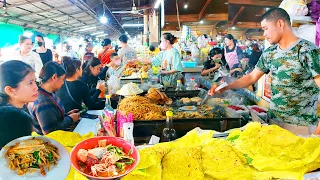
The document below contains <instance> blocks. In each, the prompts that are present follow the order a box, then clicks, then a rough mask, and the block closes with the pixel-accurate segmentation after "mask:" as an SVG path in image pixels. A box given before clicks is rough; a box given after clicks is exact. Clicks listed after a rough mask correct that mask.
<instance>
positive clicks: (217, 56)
mask: <svg viewBox="0 0 320 180" xmlns="http://www.w3.org/2000/svg"><path fill="white" fill-rule="evenodd" d="M209 58H210V60H208V61H206V62H205V63H204V64H203V66H204V68H203V69H202V71H201V75H202V76H207V75H210V74H214V72H216V71H217V70H218V69H219V68H220V67H221V64H222V61H223V60H222V59H223V57H222V50H221V49H220V48H213V49H212V50H211V51H210V53H209Z"/></svg>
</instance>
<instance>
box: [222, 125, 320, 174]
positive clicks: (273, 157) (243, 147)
mask: <svg viewBox="0 0 320 180" xmlns="http://www.w3.org/2000/svg"><path fill="white" fill-rule="evenodd" d="M232 136H233V137H232ZM228 138H232V139H233V146H234V147H235V148H236V149H237V150H238V151H240V152H241V153H242V154H245V155H246V156H247V158H249V159H251V160H252V161H251V162H250V163H249V164H250V165H251V166H252V167H254V168H255V169H257V170H258V171H288V172H299V173H300V174H301V175H303V174H305V173H307V172H310V171H313V170H316V169H317V168H319V167H320V166H319V165H320V164H319V155H320V146H319V144H320V138H318V137H307V138H303V137H300V136H296V135H294V134H293V133H291V132H289V131H287V130H285V129H282V128H280V127H279V126H276V125H269V126H262V125H261V124H260V123H256V122H254V123H250V124H248V125H247V127H246V129H245V130H244V131H243V132H240V133H238V134H237V135H236V136H234V134H230V136H229V137H228Z"/></svg>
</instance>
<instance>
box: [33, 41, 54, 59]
mask: <svg viewBox="0 0 320 180" xmlns="http://www.w3.org/2000/svg"><path fill="white" fill-rule="evenodd" d="M36 46H38V47H37V48H36V49H34V50H33V51H34V52H36V53H38V54H39V55H40V58H41V60H42V64H43V65H44V64H46V63H47V62H49V61H52V60H53V59H52V51H51V50H50V49H47V48H46V47H45V44H44V39H43V37H42V36H41V35H37V36H36Z"/></svg>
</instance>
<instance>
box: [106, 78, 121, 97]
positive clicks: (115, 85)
mask: <svg viewBox="0 0 320 180" xmlns="http://www.w3.org/2000/svg"><path fill="white" fill-rule="evenodd" d="M107 85H108V93H109V94H116V93H117V91H118V90H119V89H120V79H119V78H117V77H116V76H114V75H112V76H111V77H110V78H109V79H108V82H107Z"/></svg>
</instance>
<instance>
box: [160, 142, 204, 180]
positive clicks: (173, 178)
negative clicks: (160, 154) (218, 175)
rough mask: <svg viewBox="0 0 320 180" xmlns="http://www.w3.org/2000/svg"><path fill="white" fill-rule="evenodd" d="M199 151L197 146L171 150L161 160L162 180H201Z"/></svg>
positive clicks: (199, 148) (202, 176)
mask: <svg viewBox="0 0 320 180" xmlns="http://www.w3.org/2000/svg"><path fill="white" fill-rule="evenodd" d="M201 149H202V147H201V146H198V147H188V148H176V149H173V150H171V151H170V152H169V153H168V154H167V155H166V156H165V157H164V158H163V160H162V167H163V169H162V179H163V180H177V179H192V180H203V178H204V174H203V170H202V164H201Z"/></svg>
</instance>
